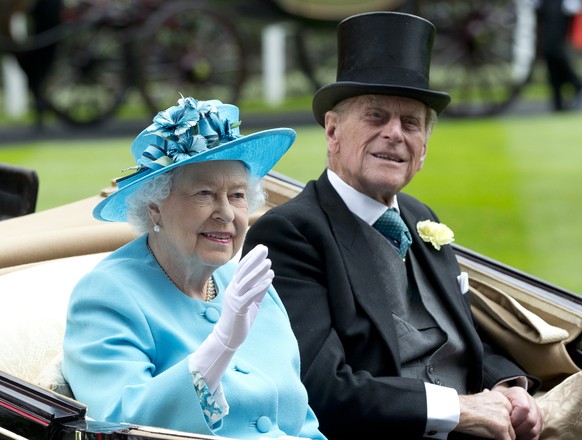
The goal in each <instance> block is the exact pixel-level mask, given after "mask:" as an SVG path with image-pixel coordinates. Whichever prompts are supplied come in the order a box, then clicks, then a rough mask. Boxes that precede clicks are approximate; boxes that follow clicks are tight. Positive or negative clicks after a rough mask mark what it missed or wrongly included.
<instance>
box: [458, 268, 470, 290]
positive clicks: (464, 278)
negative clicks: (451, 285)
mask: <svg viewBox="0 0 582 440" xmlns="http://www.w3.org/2000/svg"><path fill="white" fill-rule="evenodd" d="M457 281H458V283H459V288H460V289H461V293H462V294H463V295H464V294H465V293H467V292H468V291H469V274H468V273H467V272H461V275H459V276H458V277H457Z"/></svg>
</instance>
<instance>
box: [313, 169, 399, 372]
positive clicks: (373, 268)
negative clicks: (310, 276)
mask: <svg viewBox="0 0 582 440" xmlns="http://www.w3.org/2000/svg"><path fill="white" fill-rule="evenodd" d="M316 189H317V197H318V198H319V202H320V206H321V207H322V209H323V211H324V212H325V214H326V216H327V220H328V222H329V225H330V228H331V230H332V234H333V236H334V237H335V240H336V242H337V244H338V248H339V250H340V252H341V253H342V254H343V260H344V261H347V262H349V264H346V267H345V270H346V272H347V275H348V278H349V280H350V284H351V286H350V288H351V291H352V293H353V295H354V297H355V299H356V301H357V302H358V303H359V304H360V305H361V307H362V309H363V310H364V311H365V312H366V313H367V314H368V315H369V316H370V319H371V320H372V322H374V324H375V325H376V327H377V328H378V330H379V332H380V334H381V335H382V337H383V339H384V341H385V343H386V344H387V345H388V347H389V349H390V350H391V352H392V353H393V359H394V361H395V365H394V368H395V369H397V370H399V369H400V356H399V353H398V341H397V340H396V329H395V327H394V320H393V319H392V314H391V312H390V310H391V304H390V301H389V298H390V295H394V294H396V292H394V291H393V290H394V286H395V284H398V283H399V282H400V283H405V282H406V280H405V279H404V280H399V281H395V283H391V284H390V285H381V283H379V276H378V273H377V270H378V259H377V257H376V254H375V251H374V249H376V248H377V243H374V242H372V241H371V240H370V236H369V234H366V233H365V231H364V229H363V228H366V227H369V226H367V225H366V224H365V223H364V222H363V221H362V220H360V219H359V218H358V217H356V216H355V215H354V214H353V213H352V212H351V211H350V210H349V209H348V208H347V206H346V205H345V203H344V202H343V200H342V199H341V197H340V196H339V195H338V194H337V192H336V191H335V189H334V188H333V187H332V186H331V184H330V183H329V180H328V179H327V176H326V174H325V173H324V175H322V177H320V179H319V180H318V181H317V183H316ZM390 264H392V265H393V266H390V265H389V266H388V267H383V268H382V270H383V271H387V272H393V274H394V275H393V277H394V278H397V277H399V276H400V275H399V274H400V273H401V272H400V271H398V270H396V267H395V265H396V264H402V262H401V261H400V260H399V259H398V258H395V259H394V262H392V263H390Z"/></svg>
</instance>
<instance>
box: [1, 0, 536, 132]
mask: <svg viewBox="0 0 582 440" xmlns="http://www.w3.org/2000/svg"><path fill="white" fill-rule="evenodd" d="M4 1H7V2H13V3H18V2H20V3H23V2H24V3H26V2H28V3H32V4H34V0H4ZM21 8H22V7H21ZM47 8H50V12H48V11H49V9H47ZM372 10H386V11H401V12H409V13H414V14H417V15H420V16H422V17H425V18H427V19H428V20H430V21H432V22H433V23H434V24H435V26H436V27H437V38H436V41H435V48H434V55H433V68H432V71H431V76H432V78H431V82H432V87H433V88H435V89H438V90H446V91H447V92H449V93H451V95H452V96H453V103H452V104H451V106H450V107H449V108H448V109H447V111H446V112H447V114H448V115H451V116H484V115H493V114H497V113H499V112H501V111H503V110H504V109H505V108H506V107H507V106H508V105H509V104H511V103H512V102H513V101H514V100H515V99H516V98H517V97H518V96H519V94H520V92H521V90H522V89H523V87H524V86H525V85H526V84H527V83H528V81H529V79H530V78H531V74H532V70H533V66H534V62H535V60H536V54H537V38H536V34H537V30H536V29H537V26H536V17H535V12H534V10H533V8H532V6H531V2H530V0H361V1H358V2H353V1H351V0H252V1H244V0H167V1H164V0H115V1H111V0H36V4H34V6H33V7H32V9H30V8H28V9H27V11H28V12H29V19H30V21H31V22H32V23H31V25H30V30H29V35H28V36H27V37H26V38H24V39H21V40H19V41H16V40H15V39H12V38H10V35H8V36H6V35H4V36H2V38H1V39H0V53H1V52H10V53H13V54H15V55H16V56H17V58H18V59H19V61H20V63H21V65H22V67H23V69H24V70H25V72H26V74H27V76H28V79H29V85H30V90H31V92H32V94H33V95H34V98H35V103H36V109H37V112H39V113H41V112H43V111H45V110H49V111H51V112H52V113H54V114H56V115H57V116H58V117H59V118H60V119H62V120H64V121H66V122H68V123H72V124H77V125H86V124H94V123H99V122H102V121H104V120H106V119H108V118H109V117H111V116H112V115H113V114H115V113H116V112H117V111H118V109H119V108H120V106H122V104H126V103H127V102H128V100H130V99H131V98H130V95H129V94H128V93H129V91H137V94H135V93H134V95H137V98H134V99H137V100H139V101H141V104H144V105H145V107H146V108H147V109H148V111H149V112H151V113H154V112H155V111H157V110H158V109H160V108H166V107H168V106H169V105H172V104H173V103H174V102H175V101H176V98H177V93H179V92H182V93H183V94H188V95H192V96H199V97H200V98H208V97H218V98H220V99H222V100H223V101H225V102H237V101H239V100H240V99H241V97H242V95H243V92H244V90H245V86H246V85H247V84H248V83H249V81H250V80H251V79H252V78H253V77H256V76H258V75H260V71H259V70H258V67H257V66H260V65H261V60H260V57H261V50H260V45H261V40H260V38H259V36H258V35H259V32H260V29H261V28H264V27H265V26H266V25H268V24H272V23H284V24H285V29H286V32H287V36H288V38H287V40H288V42H289V43H288V44H287V45H286V48H285V49H284V50H285V52H286V60H287V65H288V69H294V70H295V71H297V72H299V73H300V74H301V75H302V77H303V78H304V80H305V82H306V84H307V85H308V87H309V88H310V90H309V94H311V93H313V91H314V90H315V89H317V88H318V87H319V86H321V85H323V84H326V83H328V82H332V81H334V80H335V60H336V58H335V56H336V54H335V53H336V45H335V27H336V26H337V23H338V22H339V21H340V20H341V19H343V18H345V17H347V16H349V15H352V14H355V13H360V12H367V11H372ZM55 11H56V12H58V13H55ZM5 14H6V12H5ZM47 17H49V18H50V17H52V20H53V23H52V26H50V23H46V21H47ZM0 21H2V18H1V17H0ZM35 21H36V23H35ZM35 24H36V26H35ZM268 61H269V60H267V62H268ZM253 96H254V95H253Z"/></svg>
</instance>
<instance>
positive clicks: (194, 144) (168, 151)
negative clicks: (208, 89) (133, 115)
mask: <svg viewBox="0 0 582 440" xmlns="http://www.w3.org/2000/svg"><path fill="white" fill-rule="evenodd" d="M295 136H296V134H295V131H294V130H292V129H291V128H273V129H269V130H262V131H258V132H255V133H251V134H249V135H242V134H240V121H239V110H238V107H237V106H235V105H232V104H224V103H222V102H220V101H218V100H210V101H198V100H196V99H194V98H191V97H189V98H184V97H182V98H181V99H179V100H178V105H175V106H173V107H170V108H169V109H167V110H163V111H161V112H159V113H158V114H157V115H156V116H155V117H154V119H153V122H152V124H151V125H149V126H148V127H147V128H145V129H144V130H143V131H142V132H141V133H139V134H138V135H137V137H136V138H135V139H134V141H133V142H132V144H131V147H130V151H131V154H132V156H133V158H134V159H135V163H136V165H135V166H133V167H130V168H127V170H130V169H133V170H136V172H135V173H132V174H130V175H128V176H124V177H121V178H119V179H116V180H115V183H116V186H117V190H116V191H114V192H113V193H112V194H110V195H109V196H107V198H105V199H103V200H102V201H100V202H99V203H98V204H97V206H95V209H94V210H93V216H94V217H95V218H97V219H99V220H105V221H126V220H127V218H126V214H127V213H126V211H127V204H126V199H127V198H128V197H129V196H131V195H132V194H133V193H135V192H136V191H137V190H138V189H139V188H140V187H141V185H143V184H144V183H145V182H147V181H148V180H150V179H153V178H154V177H156V176H159V175H160V174H163V173H167V172H170V171H171V170H174V169H176V168H177V167H181V166H186V165H191V164H194V163H201V162H207V161H213V160H235V161H240V162H241V163H243V164H244V165H245V167H246V168H247V170H248V172H249V175H251V176H254V177H257V178H262V177H264V176H265V175H266V174H267V173H268V172H269V171H270V170H271V169H272V168H273V166H274V165H275V164H276V163H277V162H278V161H279V159H280V158H281V156H283V154H285V152H286V151H287V150H288V149H289V147H291V144H293V141H294V140H295Z"/></svg>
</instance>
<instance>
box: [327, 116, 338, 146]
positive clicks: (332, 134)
mask: <svg viewBox="0 0 582 440" xmlns="http://www.w3.org/2000/svg"><path fill="white" fill-rule="evenodd" d="M338 119H339V115H338V114H337V113H335V112H327V113H326V114H325V138H326V140H327V149H328V152H329V153H337V152H338V151H339V142H338V134H339V130H340V128H339V124H338Z"/></svg>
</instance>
